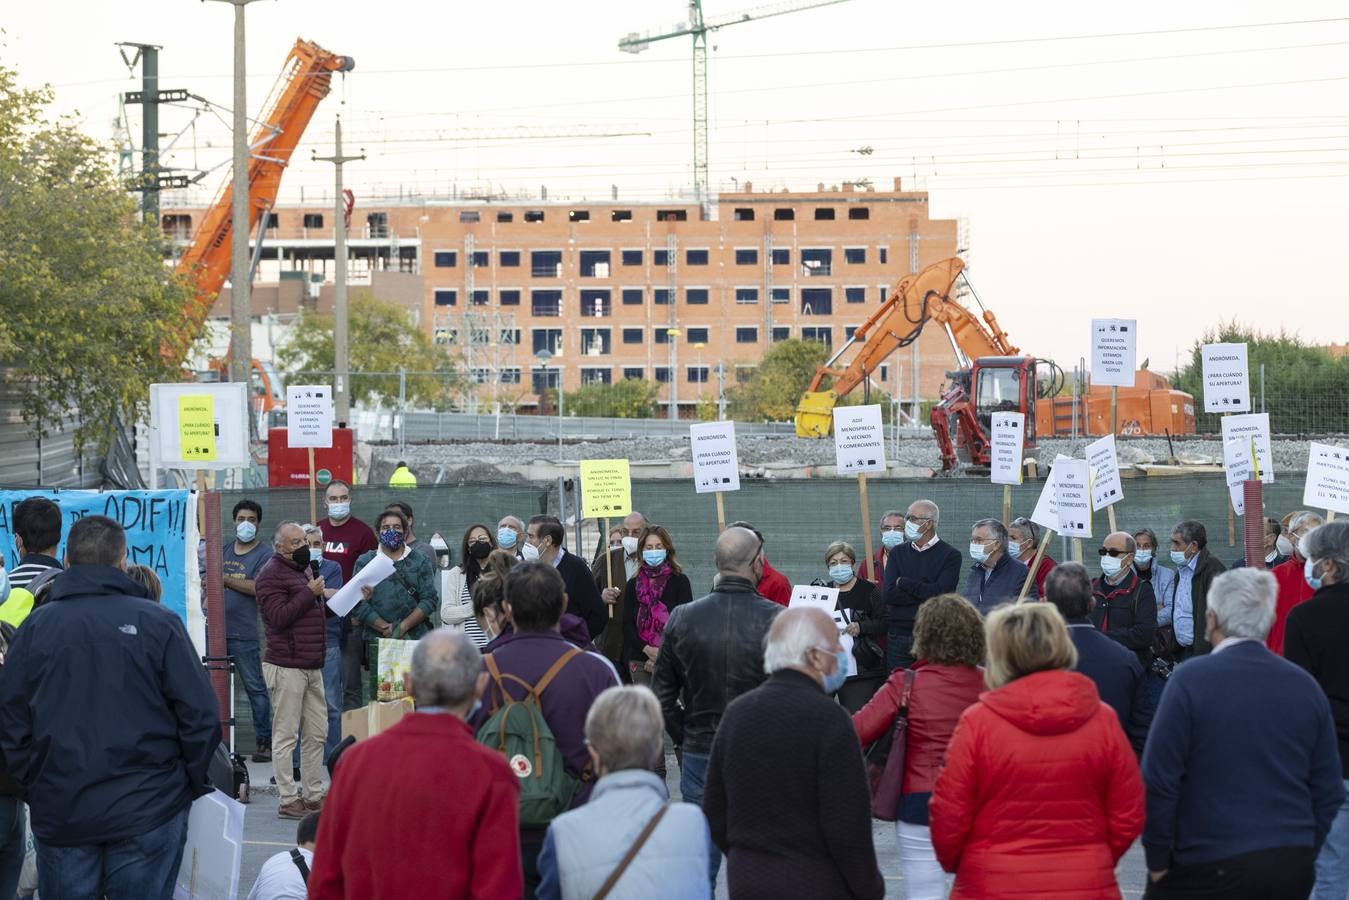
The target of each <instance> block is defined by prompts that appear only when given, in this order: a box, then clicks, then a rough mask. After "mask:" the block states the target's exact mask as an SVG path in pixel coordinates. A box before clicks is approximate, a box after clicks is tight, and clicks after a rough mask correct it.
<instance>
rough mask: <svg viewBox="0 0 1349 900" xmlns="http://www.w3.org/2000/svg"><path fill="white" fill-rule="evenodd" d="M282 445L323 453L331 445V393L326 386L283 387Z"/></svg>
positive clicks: (292, 385) (302, 385) (289, 385)
mask: <svg viewBox="0 0 1349 900" xmlns="http://www.w3.org/2000/svg"><path fill="white" fill-rule="evenodd" d="M286 444H287V446H290V447H315V448H319V449H327V448H329V447H331V446H332V445H333V389H332V388H330V387H329V386H328V385H326V384H288V385H286Z"/></svg>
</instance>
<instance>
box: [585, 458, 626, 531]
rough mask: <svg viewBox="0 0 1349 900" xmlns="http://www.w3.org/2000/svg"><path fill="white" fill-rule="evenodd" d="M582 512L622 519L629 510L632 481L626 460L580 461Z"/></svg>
mask: <svg viewBox="0 0 1349 900" xmlns="http://www.w3.org/2000/svg"><path fill="white" fill-rule="evenodd" d="M581 505H582V507H583V511H582V513H581V515H582V516H583V517H584V518H587V519H610V518H622V517H623V516H626V515H627V514H628V513H630V512H632V481H631V479H630V478H629V476H628V461H627V460H626V459H583V460H581Z"/></svg>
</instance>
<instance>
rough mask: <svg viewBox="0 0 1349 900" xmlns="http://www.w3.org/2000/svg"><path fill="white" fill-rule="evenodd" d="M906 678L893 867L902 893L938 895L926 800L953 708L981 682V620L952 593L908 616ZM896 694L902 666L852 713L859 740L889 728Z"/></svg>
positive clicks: (919, 897) (973, 696)
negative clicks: (909, 669) (909, 670)
mask: <svg viewBox="0 0 1349 900" xmlns="http://www.w3.org/2000/svg"><path fill="white" fill-rule="evenodd" d="M913 648H914V649H913V655H914V656H916V657H917V658H918V662H916V663H914V666H913V673H914V674H913V685H912V687H911V688H910V691H909V722H908V728H907V730H906V731H905V753H904V781H903V783H902V785H901V786H900V793H899V797H900V799H899V820H898V821H897V822H896V823H895V833H896V835H897V837H898V838H899V871H900V874H901V875H902V876H903V879H904V896H905V897H906V898H907V900H941V898H943V897H945V896H946V875H945V873H944V872H942V868H941V864H940V863H939V862H937V855H936V853H934V852H933V850H932V835H931V832H930V830H929V829H928V817H927V804H928V798H929V797H931V796H932V783H933V781H935V780H936V778H937V772H938V770H939V769H940V768H941V764H942V758H943V757H944V756H945V755H946V745H947V744H948V743H950V741H951V733H952V732H953V731H955V727H956V722H957V721H959V719H960V714H961V713H962V712H964V711H965V709H966V707H968V706H969V705H970V704H971V703H973V702H974V701H976V700H978V699H979V692H980V691H982V690H983V688H984V671H983V669H981V668H979V666H980V665H982V663H983V661H984V620H983V619H982V618H981V617H980V615H979V611H978V610H976V609H975V608H974V605H973V604H971V603H970V602H969V601H968V600H966V599H965V598H964V597H962V596H960V595H959V594H942V595H940V596H937V597H933V598H932V599H930V600H928V601H927V602H925V603H924V604H923V605H922V606H920V607H918V617H917V618H916V619H915V620H914V623H913ZM903 697H904V670H903V669H896V670H895V671H894V672H893V673H892V674H891V675H890V678H889V680H888V681H886V682H885V684H884V685H882V687H881V689H880V690H879V691H877V692H876V695H875V696H874V697H872V698H871V701H870V702H869V703H868V704H867V705H866V706H864V707H862V709H861V710H860V711H858V713H857V714H856V715H854V716H853V718H852V723H853V728H854V729H856V731H857V737H858V738H859V739H860V740H861V741H862V745H863V746H866V745H868V744H871V743H873V742H874V741H876V740H877V739H878V738H880V737H881V735H883V734H884V733H885V732H886V731H888V730H889V729H890V728H892V727H894V724H895V717H896V716H897V715H898V714H899V707H900V704H901V703H902V702H903Z"/></svg>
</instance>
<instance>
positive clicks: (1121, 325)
mask: <svg viewBox="0 0 1349 900" xmlns="http://www.w3.org/2000/svg"><path fill="white" fill-rule="evenodd" d="M1137 356H1138V322H1137V321H1135V320H1134V319H1092V320H1091V382H1092V384H1102V385H1109V386H1113V387H1133V386H1134V370H1135V368H1136V365H1135V362H1134V361H1135V359H1137Z"/></svg>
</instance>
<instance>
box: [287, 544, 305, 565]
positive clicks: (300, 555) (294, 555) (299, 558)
mask: <svg viewBox="0 0 1349 900" xmlns="http://www.w3.org/2000/svg"><path fill="white" fill-rule="evenodd" d="M290 559H291V562H293V563H295V565H297V566H302V567H303V566H307V565H309V545H308V544H305V545H304V546H303V547H296V548H295V549H294V550H293V551H291V554H290Z"/></svg>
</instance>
